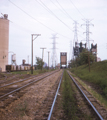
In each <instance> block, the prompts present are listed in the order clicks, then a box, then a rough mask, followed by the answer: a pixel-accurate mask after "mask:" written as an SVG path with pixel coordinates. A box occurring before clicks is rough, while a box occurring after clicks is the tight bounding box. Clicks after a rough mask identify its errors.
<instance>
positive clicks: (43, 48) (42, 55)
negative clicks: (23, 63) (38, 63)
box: [40, 48, 46, 70]
mask: <svg viewBox="0 0 107 120" xmlns="http://www.w3.org/2000/svg"><path fill="white" fill-rule="evenodd" d="M40 49H42V67H41V70H42V68H43V57H44V49H46V48H40Z"/></svg>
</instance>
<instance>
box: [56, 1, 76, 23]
mask: <svg viewBox="0 0 107 120" xmlns="http://www.w3.org/2000/svg"><path fill="white" fill-rule="evenodd" d="M56 1H57V3H58V5H59V6H60V7H61V8H62V10H63V11H64V13H65V14H66V15H67V16H68V17H69V18H70V19H71V20H73V21H74V19H73V18H72V17H71V16H70V15H69V14H68V13H67V12H66V11H65V9H64V8H63V7H62V5H61V4H60V3H59V2H58V0H56Z"/></svg>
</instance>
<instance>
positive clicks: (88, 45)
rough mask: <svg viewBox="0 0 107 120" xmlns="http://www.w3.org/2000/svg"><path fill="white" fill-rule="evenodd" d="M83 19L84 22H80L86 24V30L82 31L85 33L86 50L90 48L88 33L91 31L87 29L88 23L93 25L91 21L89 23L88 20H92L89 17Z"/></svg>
mask: <svg viewBox="0 0 107 120" xmlns="http://www.w3.org/2000/svg"><path fill="white" fill-rule="evenodd" d="M83 20H84V21H85V22H86V23H85V24H82V25H85V26H86V32H84V33H86V48H87V49H88V50H90V37H89V34H90V33H91V32H90V31H89V26H90V25H92V26H94V25H93V24H92V23H90V21H92V20H89V19H83Z"/></svg>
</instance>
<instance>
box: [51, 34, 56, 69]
mask: <svg viewBox="0 0 107 120" xmlns="http://www.w3.org/2000/svg"><path fill="white" fill-rule="evenodd" d="M56 35H57V34H54V35H53V37H52V39H53V43H52V44H53V48H52V67H55V66H56V64H57V54H56V49H57V48H56V38H57V37H56Z"/></svg>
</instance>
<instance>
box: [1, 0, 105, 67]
mask: <svg viewBox="0 0 107 120" xmlns="http://www.w3.org/2000/svg"><path fill="white" fill-rule="evenodd" d="M0 13H3V14H8V19H9V20H10V25H9V51H12V52H14V53H15V54H16V63H17V64H18V65H20V64H21V63H22V59H25V60H26V62H27V63H28V62H29V63H31V34H41V36H39V37H38V38H36V39H35V40H34V41H33V44H34V63H35V56H36V57H41V58H42V50H41V49H40V48H41V47H45V48H47V49H45V51H44V61H45V62H48V52H47V51H50V61H51V62H52V60H51V56H52V47H53V44H52V43H53V39H52V37H53V34H57V35H56V37H57V38H56V43H57V44H56V48H57V49H56V53H57V63H59V62H60V52H67V54H68V56H67V58H68V60H69V59H70V41H72V42H73V39H74V32H73V30H74V24H73V23H74V20H76V21H77V22H78V23H79V24H78V42H81V40H85V38H86V35H85V34H83V32H85V31H86V29H85V28H86V26H81V25H82V24H85V21H83V20H82V19H90V20H92V21H91V23H92V24H94V27H93V26H90V28H89V29H90V32H92V34H90V39H91V40H94V42H93V41H90V43H93V44H97V45H98V57H100V58H101V60H105V59H107V55H106V54H107V40H106V39H107V32H106V31H107V0H0ZM0 16H2V15H0ZM83 42H85V41H83ZM11 55H12V53H9V64H10V63H11ZM28 56H29V60H28ZM51 62H50V65H51Z"/></svg>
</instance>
